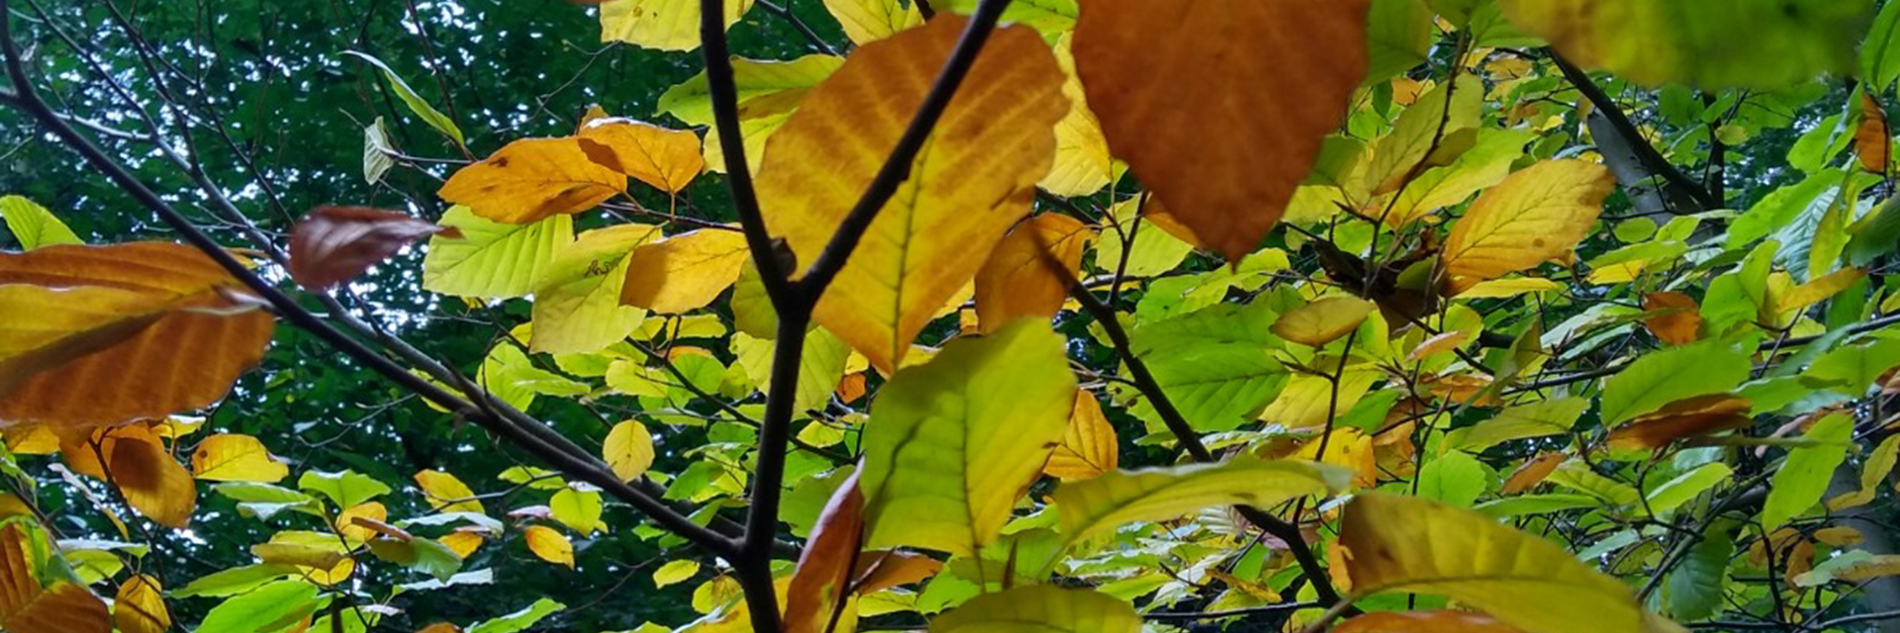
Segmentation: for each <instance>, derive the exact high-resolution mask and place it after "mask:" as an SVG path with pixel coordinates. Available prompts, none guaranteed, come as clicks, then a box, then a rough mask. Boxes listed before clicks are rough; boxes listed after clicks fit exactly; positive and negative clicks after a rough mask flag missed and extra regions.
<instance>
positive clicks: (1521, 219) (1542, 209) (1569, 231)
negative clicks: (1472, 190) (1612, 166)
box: [1444, 160, 1616, 282]
mask: <svg viewBox="0 0 1900 633" xmlns="http://www.w3.org/2000/svg"><path fill="white" fill-rule="evenodd" d="M1615 188H1616V179H1615V178H1614V177H1612V176H1611V175H1610V170H1609V168H1606V167H1604V166H1602V165H1598V164H1596V163H1590V162H1585V161H1581V160H1552V161H1544V162H1541V163H1538V164H1536V165H1532V166H1530V167H1528V168H1526V169H1524V170H1523V171H1520V172H1517V173H1515V174H1511V175H1510V176H1509V177H1507V178H1505V179H1504V182H1502V183H1499V184H1498V185H1497V186H1496V187H1492V188H1490V189H1488V190H1486V191H1485V192H1484V193H1483V194H1481V195H1479V196H1478V201H1477V202H1473V203H1472V204H1471V210H1470V211H1467V212H1466V213H1465V215H1464V217H1462V218H1459V219H1458V222H1457V223H1456V224H1454V225H1452V229H1451V236H1450V237H1449V238H1446V240H1445V249H1444V261H1445V270H1446V272H1448V273H1450V274H1452V275H1454V276H1461V277H1468V278H1471V281H1472V282H1477V281H1483V280H1486V279H1495V278H1498V277H1502V276H1504V275H1507V274H1510V273H1513V272H1517V271H1520V270H1524V269H1526V268H1530V267H1532V266H1536V265H1538V264H1540V263H1543V262H1544V260H1547V259H1551V258H1553V257H1558V256H1561V255H1563V254H1565V253H1568V252H1570V249H1572V248H1574V247H1575V246H1576V245H1577V242H1580V241H1582V240H1583V238H1584V236H1585V235H1587V234H1588V233H1589V231H1590V227H1591V226H1593V225H1595V224H1596V221H1597V215H1598V214H1600V213H1602V212H1603V199H1604V198H1606V197H1608V196H1609V195H1610V191H1611V190H1613V189H1615Z"/></svg>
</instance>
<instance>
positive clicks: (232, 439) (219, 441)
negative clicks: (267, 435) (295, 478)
mask: <svg viewBox="0 0 1900 633" xmlns="http://www.w3.org/2000/svg"><path fill="white" fill-rule="evenodd" d="M191 473H192V475H193V476H195V477H197V478H199V479H204V480H209V481H255V482H262V483H276V482H278V481H282V480H283V478H285V477H288V476H290V468H289V467H288V466H285V465H284V464H283V462H279V461H277V459H276V458H273V457H271V454H270V451H269V450H268V449H265V448H264V444H263V443H262V442H259V441H257V438H255V437H251V436H249V435H234V434H228V433H221V434H218V435H213V436H210V437H207V438H205V439H204V441H202V442H199V443H198V448H196V449H193V450H192V451H191Z"/></svg>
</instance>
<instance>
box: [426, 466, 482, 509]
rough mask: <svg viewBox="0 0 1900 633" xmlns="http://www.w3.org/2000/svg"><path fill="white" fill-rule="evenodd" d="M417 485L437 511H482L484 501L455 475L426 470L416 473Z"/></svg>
mask: <svg viewBox="0 0 1900 633" xmlns="http://www.w3.org/2000/svg"><path fill="white" fill-rule="evenodd" d="M415 479H416V486H417V487H420V488H422V493H423V494H424V495H426V496H428V497H429V504H430V505H431V506H434V507H435V508H436V511H437V512H473V513H476V514H481V513H482V502H481V501H479V500H477V499H475V498H474V497H475V491H473V490H469V488H468V484H465V483H462V480H461V479H457V478H456V477H455V475H451V474H448V473H445V472H442V471H439V470H424V471H421V472H418V473H416V477H415Z"/></svg>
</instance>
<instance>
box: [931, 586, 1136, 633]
mask: <svg viewBox="0 0 1900 633" xmlns="http://www.w3.org/2000/svg"><path fill="white" fill-rule="evenodd" d="M1140 631H1141V616H1139V615H1137V614H1136V613H1135V608H1134V607H1133V606H1130V605H1129V604H1128V603H1126V602H1123V601H1121V600H1119V599H1117V598H1114V597H1111V596H1109V595H1107V594H1104V593H1100V592H1097V591H1093V590H1089V589H1065V588H1062V587H1056V586H1053V585H1028V586H1023V587H1017V588H1014V589H1009V590H1006V591H1001V592H997V593H988V594H983V595H981V596H977V597H976V598H973V599H971V600H970V601H969V602H965V603H963V605H962V606H959V607H957V608H956V609H952V610H951V611H949V612H948V613H945V614H943V615H940V616H937V618H936V619H934V620H931V621H930V633H1139V632H1140Z"/></svg>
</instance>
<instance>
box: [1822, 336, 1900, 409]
mask: <svg viewBox="0 0 1900 633" xmlns="http://www.w3.org/2000/svg"><path fill="white" fill-rule="evenodd" d="M1895 365H1900V338H1884V339H1878V340H1875V341H1872V342H1868V343H1863V344H1859V345H1843V346H1841V347H1838V348H1835V349H1834V350H1832V351H1829V352H1828V353H1826V354H1823V355H1821V357H1820V358H1818V359H1816V360H1815V361H1814V364H1812V365H1809V366H1808V368H1807V370H1806V371H1803V372H1801V383H1802V384H1804V385H1808V386H1811V387H1818V388H1823V389H1827V390H1829V391H1833V392H1836V393H1840V394H1844V395H1847V396H1852V397H1858V396H1860V395H1862V394H1864V393H1866V391H1867V389H1868V387H1869V386H1871V385H1873V384H1874V382H1875V381H1877V380H1879V379H1880V377H1881V376H1882V375H1883V374H1885V373H1886V372H1887V370H1888V369H1890V368H1892V367H1894V366H1895Z"/></svg>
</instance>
